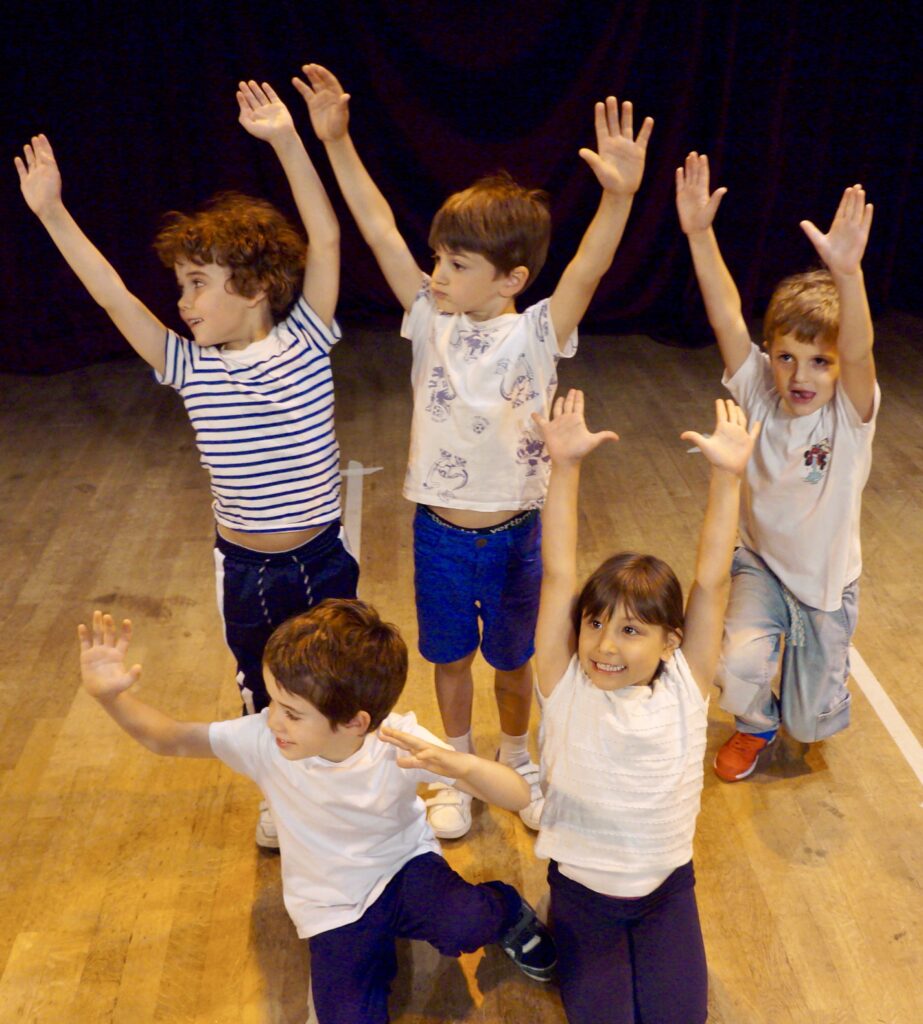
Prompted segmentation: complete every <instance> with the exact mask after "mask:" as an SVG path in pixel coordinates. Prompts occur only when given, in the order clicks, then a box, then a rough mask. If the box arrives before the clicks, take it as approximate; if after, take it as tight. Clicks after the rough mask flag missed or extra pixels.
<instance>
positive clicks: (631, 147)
mask: <svg viewBox="0 0 923 1024" xmlns="http://www.w3.org/2000/svg"><path fill="white" fill-rule="evenodd" d="M595 117H596V149H597V151H596V152H595V153H594V152H593V150H591V149H581V150H580V156H581V157H582V158H583V159H584V160H585V161H586V162H587V163H588V164H589V165H590V167H591V168H592V170H593V173H594V174H595V175H596V177H597V179H598V180H599V184H600V185H601V186H602V189H603V193H602V196H601V198H600V200H599V208H598V209H597V211H596V216H595V217H594V218H593V220H592V221H591V222H590V226H589V227H588V228H587V230H586V233H585V234H584V236H583V239H582V241H581V242H580V247H579V248H578V249H577V253H576V255H575V256H574V258H573V259H572V260H571V261H570V263H569V264H568V265H567V267H566V268H565V270H564V273H563V274H562V275H561V280H560V281H559V282H558V286H557V288H555V290H554V294H553V295H552V296H551V302H550V306H549V309H550V313H551V322H552V324H554V330H555V334H556V336H557V338H558V345H559V346H561V347H563V346H564V344H565V343H566V342H567V339H568V338H569V337H570V335H571V332H572V331H573V330H574V328H575V327H576V326H577V325H578V324H579V323H580V321H581V320H582V319H583V314H584V313H585V312H586V310H587V306H589V304H590V300H591V299H592V298H593V294H594V293H595V291H596V288H597V286H598V284H599V281H600V278H601V277H602V276H603V274H605V272H606V271H607V270H608V269H609V267H610V266H612V260H613V258H614V257H615V250H616V249H617V248H618V246H619V242H621V240H622V234H623V233H624V231H625V224H626V222H627V221H628V214H629V213H630V212H631V204H632V201H633V200H634V197H635V193H636V192H637V191H638V188H639V187H640V185H641V178H642V176H643V175H644V161H645V158H646V156H647V143H648V139H650V137H651V131H652V130H653V128H654V121H653V119H652V118H650V117H646V118H645V119H644V123H643V124H642V125H641V130H640V131H639V132H638V137H637V138H635V135H634V121H633V117H634V115H633V111H632V105H631V103H630V102H628V101H627V100H626V101H625V102H624V103H623V104H622V110H621V118H620V117H619V105H618V101H617V100H616V98H615V97H614V96H609V97H608V98H607V99H606V102H605V103H597V104H596V112H595Z"/></svg>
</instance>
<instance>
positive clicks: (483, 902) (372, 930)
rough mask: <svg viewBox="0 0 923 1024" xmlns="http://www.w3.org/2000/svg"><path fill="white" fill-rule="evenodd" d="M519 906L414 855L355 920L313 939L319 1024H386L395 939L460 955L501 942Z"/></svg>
mask: <svg viewBox="0 0 923 1024" xmlns="http://www.w3.org/2000/svg"><path fill="white" fill-rule="evenodd" d="M520 906H521V904H520V899H519V894H518V893H517V892H516V890H515V889H514V888H513V887H512V886H511V885H506V884H505V883H504V882H483V883H482V884H480V885H472V884H471V883H470V882H466V881H465V880H464V879H463V878H462V877H461V875H459V874H456V872H454V871H453V870H452V869H451V868H450V867H449V865H448V864H446V862H445V860H443V858H442V857H440V856H439V855H438V854H436V853H424V854H421V855H420V856H419V857H414V858H413V860H411V861H408V862H407V863H406V864H405V865H404V866H403V867H402V868H401V870H400V871H398V873H397V874H396V875H395V876H394V877H393V878H392V879H391V881H390V882H388V884H387V886H385V889H384V891H383V892H382V894H381V895H380V896H379V897H378V899H377V900H375V902H374V903H373V904H372V905H371V906H370V907H369V908H368V909H367V910H366V912H365V913H364V914H363V915H362V917H360V918H359V920H358V921H353V922H352V924H345V925H342V926H341V927H340V928H332V929H331V930H330V931H326V932H321V933H320V934H319V935H312V936H311V938H310V939H309V940H308V942H309V944H310V948H311V993H312V996H313V998H314V1010H315V1012H316V1013H317V1019H318V1021H319V1022H320V1024H386V1022H387V1020H388V994H389V992H390V990H391V982H392V981H393V980H394V976H395V974H396V973H397V956H396V954H395V949H394V942H395V939H423V940H424V941H426V942H429V943H430V944H431V945H433V946H435V947H436V949H438V950H439V952H440V953H442V955H443V956H459V954H461V953H470V952H472V951H473V950H475V949H480V948H481V946H486V945H488V944H489V943H491V942H496V941H497V940H498V939H500V938H501V936H503V935H504V934H505V933H506V932H507V931H509V929H510V928H511V927H512V926H513V925H514V924H515V923H516V921H517V919H518V917H519V908H520Z"/></svg>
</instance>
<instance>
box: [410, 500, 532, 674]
mask: <svg viewBox="0 0 923 1024" xmlns="http://www.w3.org/2000/svg"><path fill="white" fill-rule="evenodd" d="M413 560H414V588H415V590H416V598H417V624H418V626H419V631H420V653H421V654H422V655H423V657H424V658H426V660H427V661H431V662H433V663H434V664H437V665H445V664H447V663H449V662H452V661H458V660H459V659H461V658H464V657H466V656H467V655H468V654H470V653H471V652H472V651H475V650H477V648H478V646H480V648H481V653H482V654H483V655H484V658H485V659H486V660H487V662H488V663H489V664H490V665H492V666H493V667H494V668H495V669H500V670H501V671H505V672H509V671H512V670H514V669H517V668H519V667H520V666H522V665H524V664H525V663H526V662H527V661H528V660H529V658H531V657H532V655H533V653H534V651H535V646H534V639H535V620H536V618H537V617H538V597H539V590H540V589H541V583H542V520H541V516H540V515H539V512H538V509H531V510H529V511H528V512H523V513H521V514H520V515H518V516H515V517H514V518H513V519H511V520H510V521H509V522H507V523H501V524H500V525H499V526H492V527H489V528H487V529H482V530H468V529H462V528H461V527H458V526H453V525H452V524H451V523H447V522H446V521H445V520H444V519H440V518H439V516H437V515H436V514H435V513H434V512H432V511H431V510H430V509H428V508H427V507H426V506H425V505H418V506H417V512H416V515H415V516H414V521H413Z"/></svg>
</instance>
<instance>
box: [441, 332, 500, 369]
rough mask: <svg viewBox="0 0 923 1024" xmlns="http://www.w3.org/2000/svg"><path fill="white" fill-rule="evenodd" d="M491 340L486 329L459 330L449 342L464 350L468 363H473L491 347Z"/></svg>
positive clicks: (464, 356) (453, 346)
mask: <svg viewBox="0 0 923 1024" xmlns="http://www.w3.org/2000/svg"><path fill="white" fill-rule="evenodd" d="M491 340H492V339H491V336H490V334H488V333H487V332H486V331H478V330H474V331H459V332H458V334H457V335H456V336H455V337H454V338H453V339H452V340H451V341H450V342H449V344H450V345H451V346H452V348H455V349H461V350H462V352H463V358H464V360H465V362H466V363H473V362H475V361H476V360H477V359H478V357H479V356H481V355H483V353H484V352H486V351H487V350H488V349H489V348H490V343H491Z"/></svg>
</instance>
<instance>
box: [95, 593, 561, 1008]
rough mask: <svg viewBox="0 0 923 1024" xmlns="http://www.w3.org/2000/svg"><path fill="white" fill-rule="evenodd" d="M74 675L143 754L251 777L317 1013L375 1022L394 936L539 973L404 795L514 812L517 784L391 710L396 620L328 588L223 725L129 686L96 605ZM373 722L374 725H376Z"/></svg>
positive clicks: (521, 905)
mask: <svg viewBox="0 0 923 1024" xmlns="http://www.w3.org/2000/svg"><path fill="white" fill-rule="evenodd" d="M78 632H79V636H80V646H81V655H80V665H81V674H82V678H83V685H84V688H85V689H86V690H87V692H88V693H89V694H90V695H91V696H93V697H95V698H96V700H97V701H99V703H100V705H101V706H102V707H103V708H104V709H105V711H106V712H107V713H108V714H109V715H110V716H111V717H112V718H113V719H114V720H115V722H117V723H118V725H119V726H121V728H122V729H124V730H125V731H126V732H127V733H128V734H129V735H130V736H132V737H133V738H134V739H136V740H137V741H138V742H139V743H141V744H142V745H143V746H145V747H147V748H148V749H149V750H152V751H153V752H154V753H156V754H163V755H176V756H182V757H218V758H220V759H221V760H222V761H224V762H225V763H226V764H228V765H229V766H230V767H231V768H233V769H234V770H235V771H239V772H241V773H243V774H244V775H247V776H248V777H249V778H251V779H253V781H254V782H256V784H257V785H258V786H259V787H260V789H261V790H262V792H263V794H264V796H265V797H266V799H267V800H268V802H269V804H270V806H271V808H272V813H273V817H274V820H275V821H276V823H277V826H278V832H279V843H280V849H281V857H282V893H283V898H284V901H285V907H286V909H287V910H288V913H289V915H290V917H291V918H292V920H293V922H294V923H295V926H296V928H297V930H298V934H299V936H300V937H301V938H306V939H308V941H309V944H310V951H311V993H312V997H313V1002H314V1009H315V1011H316V1014H317V1019H318V1021H319V1022H320V1024H384V1022H386V1021H387V1020H388V992H389V989H390V985H391V982H392V980H393V978H394V975H395V974H396V971H397V960H396V957H395V949H394V944H395V939H397V938H415V939H424V940H426V941H428V942H430V943H431V944H432V945H434V946H435V947H436V948H437V949H438V950H439V951H440V952H441V953H443V954H444V955H446V956H458V955H459V954H460V953H462V952H471V951H473V950H475V949H478V948H480V947H481V946H483V945H485V944H487V943H491V942H496V943H499V944H500V946H501V947H502V948H503V950H504V951H505V952H506V953H507V955H508V956H509V957H510V958H511V959H512V960H514V962H515V963H516V964H517V966H518V967H519V968H520V970H522V971H523V973H524V974H526V975H527V976H528V977H531V978H533V979H535V980H537V981H548V980H549V979H550V978H551V976H552V974H553V972H554V967H555V962H556V956H555V948H554V943H553V942H552V940H551V938H550V936H549V934H548V932H547V931H546V929H545V928H544V926H543V925H542V924H541V922H539V921H538V920H537V918H536V917H535V913H534V911H533V910H532V908H531V907H530V906H529V905H528V904H527V903H526V902H525V901H524V900H523V899H522V897H521V896H520V895H519V893H518V892H517V891H516V890H515V889H514V888H513V887H512V886H509V885H506V884H505V883H503V882H485V883H482V884H480V885H472V884H469V883H468V882H466V881H465V880H464V879H463V878H461V877H460V876H459V875H457V874H456V873H455V872H454V871H453V870H452V869H451V868H450V867H449V866H448V865H447V864H446V862H445V861H444V860H443V858H442V856H441V853H440V849H439V843H438V841H437V840H436V839H435V837H434V836H433V833H432V830H431V829H430V827H429V825H428V824H427V821H426V811H425V808H424V806H423V802H422V800H421V799H420V798H419V797H418V796H417V786H418V785H419V784H420V783H421V782H430V781H432V780H434V779H439V780H441V781H454V782H455V784H456V785H458V786H461V787H463V788H464V789H465V790H466V791H470V792H472V793H475V794H477V795H478V796H479V797H480V798H481V799H485V800H490V801H493V802H495V803H498V804H500V805H501V806H503V807H508V808H510V809H511V810H516V809H518V808H520V807H523V806H524V805H525V804H526V803H527V802H528V800H529V797H530V791H529V786H528V785H527V783H526V782H525V780H524V779H523V778H521V776H519V775H518V774H517V773H516V772H514V771H513V770H512V769H511V768H508V767H506V766H505V765H501V764H498V763H496V762H495V761H488V760H486V759H483V758H479V757H475V756H473V755H471V754H460V753H458V752H457V751H454V750H451V749H448V748H445V747H444V745H443V744H441V743H440V741H439V740H437V739H436V738H435V737H434V736H432V735H431V734H430V733H429V732H427V731H426V729H423V728H422V727H421V726H419V725H417V721H416V718H415V716H414V715H413V714H412V713H408V714H394V713H392V708H393V707H394V704H395V702H396V701H397V699H398V698H399V697H400V694H401V691H402V690H403V687H404V682H405V680H406V676H407V648H406V646H405V644H404V641H403V640H402V639H401V635H400V633H399V632H398V631H397V629H396V628H395V627H394V626H392V625H390V624H389V623H386V622H382V620H381V619H380V618H379V616H378V614H377V612H376V611H375V610H374V609H373V608H371V607H370V606H368V605H366V604H364V603H363V602H361V601H344V600H336V599H330V600H327V601H323V602H322V603H321V604H319V605H317V606H316V607H315V608H313V609H312V610H311V611H310V612H306V613H304V614H302V615H298V616H296V617H295V618H292V619H289V620H288V622H286V623H284V624H283V625H282V626H280V627H279V628H278V629H277V630H276V631H275V632H274V633H273V635H272V636H271V637H270V639H269V642H268V643H267V644H266V649H265V655H266V660H265V665H264V672H265V677H266V686H267V689H268V691H269V695H270V704H269V707H268V708H265V709H264V710H263V711H262V712H261V713H260V714H259V715H247V716H245V717H243V718H238V719H234V720H231V721H226V722H212V723H210V724H209V723H206V722H182V721H177V720H176V719H174V718H171V717H170V716H169V715H166V714H164V713H163V712H161V711H159V710H157V709H156V708H154V707H151V706H150V705H148V704H145V703H144V702H143V701H141V700H140V699H138V697H136V696H135V694H134V693H133V692H132V686H133V684H134V683H135V682H136V681H137V679H138V677H139V676H140V674H141V666H140V665H134V666H132V667H131V668H127V667H126V665H125V654H126V651H127V648H128V643H129V640H130V638H131V623H130V622H128V621H127V620H126V621H125V622H123V623H122V627H121V631H120V632H118V633H117V632H116V629H115V625H114V623H113V621H112V619H111V617H110V616H108V615H105V616H104V615H102V614H101V613H100V612H95V613H94V616H93V625H92V628H91V629H87V628H86V627H85V626H80V628H79V630H78ZM379 727H380V728H379Z"/></svg>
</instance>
